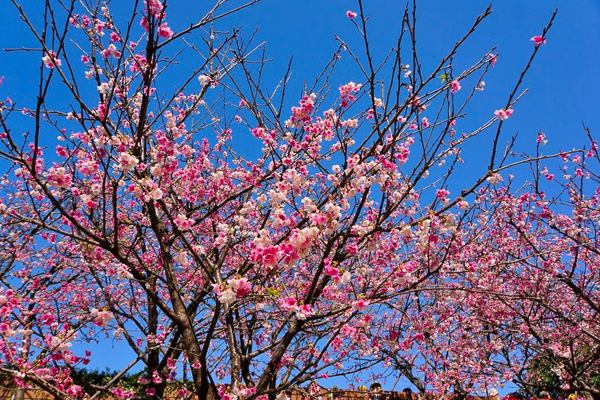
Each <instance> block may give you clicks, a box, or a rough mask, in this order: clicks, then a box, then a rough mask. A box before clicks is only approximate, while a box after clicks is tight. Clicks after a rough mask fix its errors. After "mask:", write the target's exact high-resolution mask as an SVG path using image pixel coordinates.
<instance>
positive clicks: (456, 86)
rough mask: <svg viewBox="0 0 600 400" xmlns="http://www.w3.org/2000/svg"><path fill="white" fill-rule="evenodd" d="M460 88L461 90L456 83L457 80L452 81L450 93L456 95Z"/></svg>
mask: <svg viewBox="0 0 600 400" xmlns="http://www.w3.org/2000/svg"><path fill="white" fill-rule="evenodd" d="M461 88H462V86H460V82H458V79H455V80H453V81H452V89H450V93H456V92H458V91H459V90H460V89H461Z"/></svg>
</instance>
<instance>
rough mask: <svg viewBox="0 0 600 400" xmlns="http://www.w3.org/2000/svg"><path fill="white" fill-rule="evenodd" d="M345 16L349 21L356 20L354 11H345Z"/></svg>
mask: <svg viewBox="0 0 600 400" xmlns="http://www.w3.org/2000/svg"><path fill="white" fill-rule="evenodd" d="M346 15H347V16H348V18H350V19H354V18H356V16H357V15H358V14H356V13H355V12H354V11H350V10H348V11H346Z"/></svg>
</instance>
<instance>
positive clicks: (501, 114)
mask: <svg viewBox="0 0 600 400" xmlns="http://www.w3.org/2000/svg"><path fill="white" fill-rule="evenodd" d="M513 112H514V110H513V109H511V108H509V109H508V110H504V109H500V110H496V111H494V115H495V116H496V118H498V119H499V120H501V121H504V120H506V119H508V118H509V117H510V116H512V115H513Z"/></svg>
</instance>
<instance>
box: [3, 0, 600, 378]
mask: <svg viewBox="0 0 600 400" xmlns="http://www.w3.org/2000/svg"><path fill="white" fill-rule="evenodd" d="M21 3H22V5H23V6H24V7H25V9H26V10H29V11H30V12H33V13H35V12H39V8H38V7H39V5H40V4H41V3H42V1H41V0H22V1H21ZM130 3H131V1H127V0H119V1H118V2H114V5H115V7H125V8H127V5H129V4H130ZM206 3H207V2H206V1H191V0H171V1H170V5H169V14H168V21H169V25H170V26H171V27H172V28H173V30H174V31H176V32H177V31H178V30H180V29H183V28H185V27H187V26H189V24H190V23H191V22H193V21H195V20H197V19H198V18H199V17H200V16H201V15H203V10H205V9H206V6H203V5H202V4H206ZM365 3H366V13H367V14H368V15H369V16H370V18H371V19H370V21H369V24H370V25H369V30H370V35H371V44H372V46H373V48H374V51H375V53H376V54H377V55H379V56H381V55H382V54H384V53H385V52H386V51H387V50H388V49H389V48H390V47H391V46H393V45H394V43H395V40H396V34H397V31H398V27H399V23H400V19H401V16H402V11H403V9H404V5H405V2H404V1H393V0H366V1H365ZM488 4H489V2H488V1H482V0H452V1H449V0H445V1H444V0H419V8H420V11H419V13H420V18H419V25H418V32H417V34H418V37H419V48H420V51H421V60H422V62H423V64H424V66H425V68H426V70H427V67H428V66H429V67H430V68H431V67H432V66H433V65H434V64H437V62H438V60H439V58H440V57H441V56H443V55H444V54H445V53H446V52H447V51H448V50H449V49H450V48H451V47H452V45H453V44H454V42H455V41H456V40H457V39H458V38H460V37H461V36H462V34H464V33H465V31H466V30H467V29H468V27H470V26H471V24H472V22H473V20H474V19H475V17H476V16H477V15H478V14H479V13H481V12H482V11H483V10H484V9H485V7H486V6H487V5H488ZM492 5H493V10H494V13H493V15H492V16H490V17H489V18H488V19H487V21H486V22H485V23H484V24H483V25H482V26H481V28H480V29H479V31H478V33H476V34H475V36H474V37H473V38H471V40H470V41H468V42H467V44H466V46H465V47H464V48H463V50H462V52H461V53H460V59H461V60H462V61H461V62H464V63H466V62H467V61H469V60H476V59H477V58H478V57H480V56H481V55H482V54H484V53H485V52H486V51H488V50H489V49H490V48H491V47H493V46H498V51H500V52H501V53H502V55H501V57H500V59H499V61H498V63H497V65H496V68H494V70H493V71H492V73H491V74H490V75H488V77H487V78H486V79H485V81H486V84H487V85H486V90H485V95H484V96H481V97H479V98H478V101H477V103H476V104H474V105H473V106H472V107H471V108H470V110H469V112H470V115H473V116H475V117H476V118H479V119H480V120H487V119H488V118H490V117H491V116H492V113H493V111H494V110H495V109H498V108H501V107H502V106H503V104H505V103H506V98H507V95H508V93H509V92H510V88H511V86H507V85H511V84H512V83H514V82H515V80H516V79H517V77H518V74H519V71H520V70H521V68H522V67H523V66H524V65H525V63H526V61H527V57H528V56H529V54H530V52H531V49H532V43H531V42H530V41H529V39H530V38H531V37H532V36H534V35H537V34H540V33H541V30H542V27H543V26H544V25H545V24H546V23H547V21H548V19H549V18H550V16H551V14H552V11H553V10H554V9H555V8H558V9H559V13H558V17H557V19H556V21H555V25H554V27H553V29H552V30H551V32H550V33H549V35H548V44H547V45H546V46H544V48H543V49H542V50H543V51H542V52H541V54H540V55H539V57H538V59H537V61H536V63H535V65H534V67H533V68H532V70H531V72H530V74H529V75H528V77H527V79H526V81H525V85H524V87H528V88H530V89H531V91H530V93H529V94H527V95H526V97H525V98H524V99H523V100H522V101H521V102H520V103H519V104H518V106H517V107H515V114H514V116H513V117H512V118H511V119H510V121H509V123H507V124H506V126H505V129H506V131H505V134H506V135H508V134H511V133H515V132H517V131H518V132H520V133H521V135H522V136H523V137H522V139H523V140H525V141H527V142H529V143H530V144H531V143H532V142H533V140H534V138H535V136H536V134H537V132H538V131H539V130H541V131H543V132H545V133H546V135H547V139H549V145H548V148H547V149H546V151H547V152H551V151H553V150H557V149H570V148H571V147H574V146H576V145H581V144H583V143H584V135H583V130H582V128H581V123H582V122H584V123H585V124H586V125H588V126H589V127H590V128H591V130H592V132H596V133H598V132H599V131H600V110H599V104H600V102H599V101H598V99H597V96H598V93H600V83H599V82H600V77H599V76H598V72H597V71H598V68H597V65H598V64H599V62H600V51H599V50H600V46H599V43H600V0H560V1H553V0H502V1H493V2H492ZM357 9H358V7H357V4H356V2H355V1H350V0H263V2H262V3H260V4H258V5H256V6H254V7H252V8H250V9H246V10H245V11H242V12H241V13H240V14H238V15H235V16H231V17H230V18H228V19H227V20H226V21H225V22H222V23H221V25H222V26H243V27H244V30H245V32H246V33H249V32H251V31H252V30H253V29H254V28H255V27H259V28H260V31H259V33H258V40H260V41H266V42H267V47H266V48H267V55H268V56H269V57H270V58H273V59H274V62H273V63H272V64H271V65H270V66H269V68H268V71H269V72H270V73H271V74H272V79H271V80H270V81H269V80H267V85H271V87H272V86H273V85H274V82H276V81H277V80H278V79H279V78H280V77H281V76H282V74H283V72H284V71H285V67H286V65H287V61H288V60H289V58H290V56H294V64H293V81H292V85H294V86H295V87H296V88H297V93H298V95H299V94H300V87H301V86H300V85H301V83H302V81H303V80H304V79H306V80H309V81H311V80H312V79H314V78H315V77H316V75H317V74H318V72H319V71H320V68H321V67H322V66H323V65H324V64H325V63H326V62H327V60H328V59H329V58H330V57H331V54H332V52H333V51H334V50H335V48H336V47H337V43H336V42H335V40H334V37H333V35H334V33H335V34H338V35H339V36H341V37H342V38H344V39H345V40H347V41H348V43H350V44H351V45H354V46H358V45H359V37H358V36H357V34H356V32H355V29H354V27H353V26H352V24H351V23H350V22H349V20H348V18H347V17H346V15H345V14H346V11H347V10H357ZM38 17H39V14H38ZM0 25H1V26H3V27H4V28H3V29H2V30H0V48H12V47H21V46H24V47H39V46H38V45H37V44H36V42H35V40H34V38H33V36H32V35H31V34H30V33H29V31H28V29H27V28H26V26H25V25H24V23H22V22H21V21H20V20H19V18H18V16H17V12H16V10H15V8H14V7H13V6H12V5H11V4H9V2H8V1H5V4H4V7H3V11H2V13H0ZM40 57H41V55H40V54H39V53H27V54H23V53H14V52H11V53H5V52H1V53H0V76H4V77H5V78H4V84H3V85H2V86H1V87H0V98H2V100H4V99H5V97H6V96H11V97H12V98H13V99H15V100H18V101H19V102H20V103H21V105H23V106H27V107H32V106H33V105H34V101H35V93H36V86H37V79H38V78H37V76H38V73H39V59H40ZM340 66H341V68H342V75H344V76H345V77H346V78H347V79H345V80H346V81H349V80H355V81H359V80H360V79H361V78H360V75H358V73H356V70H355V69H354V68H352V67H350V66H349V60H344V61H343V62H342V63H341V65H340ZM465 66H466V64H465ZM334 83H336V84H341V83H343V82H334ZM294 86H293V87H294ZM59 93H60V92H59ZM54 100H57V99H54ZM482 167H485V166H482ZM119 349H120V346H119ZM119 351H120V350H119ZM93 360H94V361H93V364H92V365H93V366H99V367H103V366H104V365H107V364H110V365H111V366H112V367H113V368H117V367H119V366H121V365H124V364H125V363H126V359H123V360H119V359H118V358H116V357H115V356H114V350H112V351H111V349H109V348H105V349H102V348H99V349H98V350H96V351H95V357H94V358H93Z"/></svg>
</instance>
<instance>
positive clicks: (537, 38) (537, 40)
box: [531, 35, 546, 46]
mask: <svg viewBox="0 0 600 400" xmlns="http://www.w3.org/2000/svg"><path fill="white" fill-rule="evenodd" d="M531 41H532V42H533V43H534V44H535V45H536V46H539V45H540V44H546V39H544V37H543V36H539V35H538V36H534V37H532V38H531Z"/></svg>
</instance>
